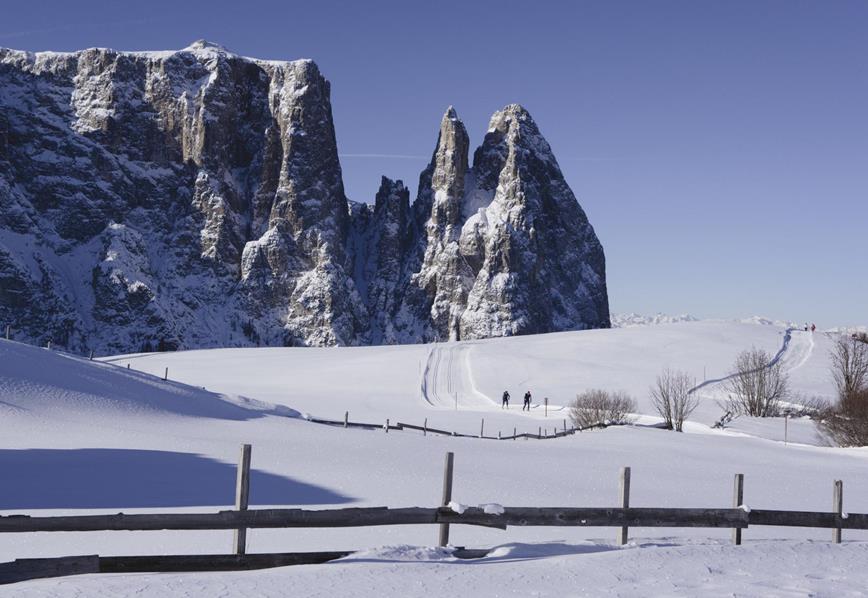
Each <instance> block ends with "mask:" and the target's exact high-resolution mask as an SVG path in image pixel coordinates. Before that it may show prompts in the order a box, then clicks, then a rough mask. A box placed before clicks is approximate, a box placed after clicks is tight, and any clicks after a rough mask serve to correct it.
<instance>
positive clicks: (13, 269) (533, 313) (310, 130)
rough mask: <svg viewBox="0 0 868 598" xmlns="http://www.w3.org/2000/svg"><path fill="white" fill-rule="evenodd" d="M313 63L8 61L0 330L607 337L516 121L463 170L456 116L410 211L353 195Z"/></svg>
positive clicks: (586, 258)
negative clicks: (600, 333) (583, 333)
mask: <svg viewBox="0 0 868 598" xmlns="http://www.w3.org/2000/svg"><path fill="white" fill-rule="evenodd" d="M329 93H330V90H329V83H328V81H326V80H325V78H324V77H323V76H322V75H321V74H320V72H319V69H318V68H317V66H316V65H315V64H314V63H313V62H312V61H309V60H301V61H294V62H276V61H260V60H255V59H249V58H243V57H240V56H237V55H235V54H232V53H231V52H228V51H226V50H225V49H223V48H221V47H219V46H216V45H214V44H210V43H208V42H196V43H195V44H193V45H192V46H190V47H189V48H185V49H184V50H180V51H177V52H117V51H114V50H106V49H91V50H84V51H81V52H75V53H38V54H32V53H27V52H19V51H14V50H4V49H0V323H2V324H5V323H8V324H10V325H11V326H12V328H13V329H14V330H15V334H16V337H17V338H22V339H27V340H30V341H33V342H40V343H45V342H47V341H48V340H51V341H53V342H54V344H55V345H60V346H65V347H67V348H69V349H71V350H75V351H86V350H88V349H95V350H96V351H97V352H98V353H115V352H124V351H138V350H150V349H173V348H194V347H215V346H250V345H260V344H265V345H354V344H372V343H373V344H380V343H404V342H426V341H434V340H446V339H459V338H462V339H469V338H484V337H488V336H503V335H514V334H529V333H537V332H549V331H556V330H571V329H582V328H593V327H605V326H608V325H609V314H608V301H607V296H606V285H605V264H604V258H603V251H602V247H601V246H600V244H599V242H598V241H597V238H596V236H595V235H594V232H593V229H592V227H591V226H590V224H589V223H588V220H587V218H586V217H585V214H584V213H583V212H582V210H581V208H580V207H579V205H578V203H577V202H576V199H575V197H574V196H573V194H572V192H571V191H570V189H569V187H568V186H567V184H566V182H565V181H564V178H563V176H562V174H561V172H560V169H559V168H558V165H557V162H556V161H555V159H554V157H553V156H552V153H551V150H550V148H549V146H548V144H547V143H546V142H545V140H544V139H543V137H542V136H541V135H540V133H539V131H538V129H537V127H536V125H535V124H534V122H533V119H531V117H530V115H529V114H528V113H527V112H526V111H525V110H524V109H522V108H521V107H519V106H515V105H512V106H508V107H507V108H505V109H504V110H503V111H501V112H498V113H496V114H495V115H494V117H493V118H492V120H491V125H490V127H489V131H488V133H487V134H486V137H485V140H484V142H483V144H482V146H481V147H480V148H479V149H477V150H476V153H475V154H474V156H473V166H472V168H471V167H470V166H469V164H468V158H469V148H470V143H469V138H468V135H467V132H466V131H465V128H464V125H463V124H462V123H461V121H460V120H459V119H458V116H457V114H456V113H455V111H454V110H453V109H452V108H450V109H449V110H448V111H447V113H446V115H445V116H444V118H443V121H442V123H441V127H440V137H439V140H438V142H437V146H436V148H435V151H434V155H433V157H432V161H431V164H430V165H429V166H428V168H426V169H425V171H424V172H423V173H422V175H421V177H420V182H419V191H418V195H417V197H416V200H415V202H413V204H412V205H411V204H410V201H409V191H408V190H407V188H406V187H405V186H404V185H403V183H402V182H401V181H391V180H389V179H387V178H383V181H382V184H381V187H380V191H379V192H378V194H377V197H376V198H375V203H374V204H373V205H372V206H370V205H365V204H356V203H352V202H348V200H347V198H346V196H345V193H344V189H343V183H342V176H341V168H340V163H339V160H338V152H337V145H336V142H335V132H334V125H333V121H332V114H331V104H330V99H329Z"/></svg>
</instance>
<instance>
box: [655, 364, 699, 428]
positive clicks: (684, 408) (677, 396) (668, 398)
mask: <svg viewBox="0 0 868 598" xmlns="http://www.w3.org/2000/svg"><path fill="white" fill-rule="evenodd" d="M693 386H694V380H693V378H691V377H690V375H689V374H687V373H686V372H680V371H677V370H676V371H673V370H669V369H666V370H663V373H662V374H660V375H659V376H657V381H656V382H655V384H654V386H652V387H651V403H652V404H653V405H654V408H655V409H656V410H657V413H659V414H660V417H662V418H663V423H664V425H665V426H666V429H668V430H675V431H676V432H681V431H683V429H684V420H686V419H687V418H688V417H690V414H691V413H693V410H694V409H696V406H697V405H698V404H699V397H698V396H696V395H695V394H691V392H690V389H691V388H693Z"/></svg>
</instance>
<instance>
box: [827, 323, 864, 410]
mask: <svg viewBox="0 0 868 598" xmlns="http://www.w3.org/2000/svg"><path fill="white" fill-rule="evenodd" d="M829 357H830V358H831V361H832V378H833V379H834V380H835V386H836V387H837V388H838V397H839V398H844V397H847V396H848V395H851V394H853V393H858V392H859V391H861V390H862V389H863V388H865V386H866V385H868V338H863V337H862V336H860V335H859V334H854V335H853V336H851V337H846V336H841V337H839V338H838V340H837V341H836V342H835V346H834V347H833V348H832V351H831V353H830V355H829Z"/></svg>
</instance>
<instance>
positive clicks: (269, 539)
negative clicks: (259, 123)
mask: <svg viewBox="0 0 868 598" xmlns="http://www.w3.org/2000/svg"><path fill="white" fill-rule="evenodd" d="M783 342H784V329H783V328H780V327H776V326H773V325H759V324H743V323H732V322H711V321H702V322H683V323H673V324H660V325H656V326H641V327H631V328H623V329H615V330H598V331H588V332H575V333H560V334H552V335H542V336H535V337H523V338H511V339H497V340H490V341H480V342H475V343H467V344H464V343H457V344H440V345H429V346H402V347H367V348H351V349H350V348H348V349H343V348H333V349H247V350H235V349H228V350H214V351H190V352H184V353H172V354H149V355H136V356H119V357H114V358H109V359H107V360H105V361H104V362H102V363H98V362H93V363H92V362H88V361H87V360H86V359H80V358H76V357H70V356H63V355H59V354H56V353H53V352H49V351H47V350H45V349H41V348H35V347H30V346H26V345H20V344H16V343H7V342H5V341H0V432H2V437H3V444H2V448H0V468H2V471H4V472H5V473H4V476H5V478H6V480H7V482H6V483H4V485H3V486H4V490H3V492H0V509H2V510H3V512H4V514H10V513H22V512H26V513H30V514H34V515H36V514H48V513H73V512H74V513H95V512H118V511H121V510H122V511H124V512H148V511H151V512H164V511H167V510H173V511H205V512H213V511H215V510H217V509H220V508H225V507H227V506H229V505H230V504H231V502H232V492H233V484H234V464H235V461H236V460H237V457H238V452H239V445H240V444H241V443H243V442H249V443H252V444H253V469H254V474H253V486H252V493H251V494H252V496H251V502H252V505H253V506H254V507H259V506H263V505H286V506H303V507H305V508H334V507H342V506H383V505H386V506H394V507H397V506H414V505H419V506H435V505H437V504H438V502H439V500H440V484H441V480H442V467H443V457H444V454H445V453H446V452H447V451H453V452H454V453H455V484H454V490H453V499H454V500H455V502H456V503H457V504H460V505H504V506H507V507H510V506H588V507H595V506H614V505H615V504H616V501H617V498H618V469H619V468H620V467H621V466H624V465H629V466H631V467H632V468H633V469H632V496H631V504H632V505H633V506H670V507H727V506H730V504H731V500H732V476H733V474H735V473H744V474H745V499H744V503H745V504H749V505H750V506H751V508H754V509H761V508H782V509H798V510H825V509H829V508H830V506H831V492H832V481H833V480H835V479H842V480H844V501H845V504H844V508H845V511H847V512H850V513H865V512H868V477H866V476H865V475H864V472H865V471H866V466H868V451H866V450H864V449H836V448H828V447H823V446H813V445H815V444H818V440H817V438H816V437H815V435H814V433H813V425H812V424H811V423H810V421H807V420H790V421H789V422H788V440H789V441H790V442H789V444H788V445H784V443H783V438H782V435H783V425H784V422H783V420H780V419H776V420H769V421H757V420H746V419H737V420H735V422H733V424H732V425H731V427H730V428H728V429H726V430H723V431H721V430H716V429H712V428H711V427H710V424H712V423H713V422H714V421H716V420H717V419H718V418H719V416H720V413H721V410H720V408H719V407H718V406H717V404H716V400H717V399H719V398H721V396H722V393H723V391H722V390H721V385H720V384H714V383H711V384H709V385H707V386H706V387H704V388H703V389H702V390H701V391H700V393H701V396H702V397H703V398H702V404H701V406H700V408H699V409H698V410H697V412H696V415H695V417H694V419H693V421H691V422H690V424H689V425H688V426H687V433H685V434H676V433H674V432H667V431H664V430H660V429H657V428H655V427H654V424H655V423H656V422H657V421H659V420H657V419H656V418H655V417H654V415H653V410H652V409H651V405H650V402H649V400H648V397H647V394H648V393H647V389H648V386H649V385H650V384H652V383H653V381H654V376H655V375H656V374H657V373H658V372H659V371H660V370H661V369H662V368H663V367H674V368H680V369H683V370H686V371H688V372H690V373H691V374H692V375H694V376H695V377H696V378H697V383H698V384H699V383H702V382H703V378H704V379H706V380H714V379H719V378H723V377H725V376H726V375H727V374H728V370H729V367H730V364H731V363H732V360H733V358H734V357H735V355H736V354H737V353H738V352H739V351H740V350H743V349H745V348H750V347H751V346H757V347H760V348H763V349H766V350H767V351H769V352H770V353H771V354H772V355H774V354H776V353H777V352H778V351H779V350H780V349H781V347H782V346H783ZM831 343H832V338H831V337H830V336H827V335H825V334H821V333H819V332H818V333H816V334H814V335H810V334H805V333H803V332H800V331H797V332H794V333H792V336H791V339H790V341H789V344H788V347H787V350H786V351H784V352H783V353H782V354H781V356H780V358H781V359H782V360H783V361H784V364H785V369H786V370H787V371H789V372H790V375H791V380H792V383H793V387H794V389H795V390H796V391H797V392H799V393H801V394H802V395H804V396H814V395H820V396H827V397H828V396H831V394H832V385H831V379H830V378H829V375H828V350H829V348H830V346H831ZM128 364H129V366H130V369H127V365H128ZM167 367H168V370H169V371H168V374H169V376H168V377H169V380H168V381H166V382H164V381H162V377H163V375H164V374H165V368H167ZM203 387H204V388H203ZM589 387H603V388H609V389H623V390H626V391H628V392H630V393H632V394H633V395H634V396H635V397H636V399H637V401H638V405H639V414H637V423H636V424H635V425H633V426H628V427H621V428H610V429H607V430H603V431H596V432H585V433H582V434H576V435H575V436H569V437H566V438H563V439H557V440H547V441H533V440H530V441H527V440H518V441H500V442H498V441H494V440H480V439H476V438H451V437H442V436H435V435H430V434H429V435H428V436H423V435H422V433H421V432H415V431H398V430H392V431H390V432H389V433H388V434H386V433H384V431H383V430H377V431H368V430H360V429H346V430H345V429H343V428H341V427H333V426H325V425H319V424H315V423H311V422H309V421H305V419H304V417H303V416H304V415H311V416H314V417H321V418H323V417H324V418H330V419H335V420H342V419H343V416H344V412H346V411H349V412H350V419H351V420H353V421H367V422H371V423H385V419H386V418H389V419H390V420H391V423H393V424H394V423H395V422H398V421H404V422H407V423H415V424H422V422H423V421H424V420H425V419H426V418H427V420H428V422H427V423H428V426H429V427H436V428H442V429H447V430H455V431H458V432H462V433H467V434H478V433H479V432H480V428H483V430H484V434H485V435H486V436H490V435H493V436H496V435H497V433H498V432H499V431H500V432H502V433H504V434H507V433H508V434H512V431H513V429H514V428H515V429H517V431H518V432H534V433H535V432H536V431H537V430H538V429H539V428H543V430H545V429H548V430H549V431H551V430H552V429H553V428H555V427H562V425H563V419H564V418H566V416H567V414H566V411H565V410H564V409H563V408H562V407H563V405H566V404H567V403H568V402H569V401H570V400H571V398H572V397H573V396H574V395H575V393H576V392H579V391H581V390H583V389H585V388H589ZM505 389H508V390H509V391H510V394H511V396H512V401H511V404H510V408H509V410H506V409H502V408H501V404H500V397H501V394H502V392H503V390H505ZM526 390H531V392H532V394H533V405H534V406H533V409H532V410H531V412H530V413H526V412H522V411H521V410H520V408H521V397H522V395H523V394H524V392H525V391H526ZM456 395H457V409H456V401H455V397H456ZM546 397H548V398H549V411H548V416H547V417H546V415H545V407H544V400H543V399H544V398H546ZM483 419H484V423H483V421H482V420H483ZM492 509H494V507H492ZM436 535H437V529H436V527H435V526H405V527H393V528H389V527H382V528H368V529H364V528H360V529H336V530H303V529H291V530H252V531H250V532H249V536H248V537H249V540H248V541H249V549H250V550H251V551H253V552H263V551H291V550H344V549H362V550H364V552H362V553H360V554H357V555H354V556H353V557H351V558H350V559H347V560H344V561H341V562H337V563H332V564H328V565H323V566H304V567H288V568H282V569H276V570H269V571H258V572H238V573H214V574H171V575H169V574H162V575H110V576H106V575H102V576H83V577H75V578H64V579H54V580H38V581H32V582H26V583H23V584H17V585H15V586H9V587H5V588H2V589H0V595H24V596H45V595H79V596H100V595H104V596H126V595H147V596H181V595H184V596H187V595H202V596H212V595H233V596H234V595H239V596H242V595H257V596H259V595H262V596H272V595H273V596H278V595H286V592H287V591H288V590H287V588H292V593H293V595H313V596H315V595H322V596H325V595H328V596H336V595H347V596H349V595H353V596H383V595H394V596H399V595H400V596H423V595H425V596H432V595H443V594H445V595H475V596H498V595H500V596H503V595H506V596H511V595H528V594H534V593H536V595H542V596H559V595H599V594H620V595H649V594H670V595H671V594H675V595H724V594H732V593H735V594H739V595H804V594H810V593H819V594H825V593H835V594H843V595H848V593H849V594H851V595H857V594H858V593H859V592H861V591H862V589H863V588H864V587H866V586H868V574H866V572H865V567H864V562H866V557H868V544H865V543H864V542H865V541H866V540H868V534H865V533H861V532H849V531H845V532H844V538H845V544H844V545H842V546H834V545H831V544H829V543H827V541H828V540H829V539H830V538H831V531H829V530H813V529H796V528H792V529H790V528H760V527H756V528H750V529H748V530H745V532H744V538H745V545H744V546H742V547H730V546H728V545H727V540H728V537H729V532H728V531H727V530H702V529H631V538H633V539H634V542H633V543H632V544H631V545H630V546H628V547H626V548H624V549H614V548H613V546H612V543H613V540H614V536H615V530H614V529H603V528H581V529H578V528H510V529H508V530H507V531H499V530H493V529H483V528H475V527H460V526H455V527H453V529H452V533H451V536H450V538H451V540H452V542H453V543H454V544H456V545H462V546H468V547H496V548H495V551H494V552H493V553H492V554H491V555H490V556H489V557H487V558H486V559H483V560H482V561H459V560H457V559H454V558H452V556H451V555H450V553H449V551H443V550H439V549H436V548H432V546H433V544H434V543H435V541H436ZM230 547H231V533H229V532H222V531H221V532H196V531H193V532H187V531H184V532H111V533H108V532H107V533H63V534H24V535H11V534H6V535H3V537H0V561H5V560H11V559H14V558H22V557H39V556H58V555H70V554H102V555H111V554H157V553H162V554H184V553H190V554H194V553H225V552H228V551H229V550H230ZM407 561H409V562H407Z"/></svg>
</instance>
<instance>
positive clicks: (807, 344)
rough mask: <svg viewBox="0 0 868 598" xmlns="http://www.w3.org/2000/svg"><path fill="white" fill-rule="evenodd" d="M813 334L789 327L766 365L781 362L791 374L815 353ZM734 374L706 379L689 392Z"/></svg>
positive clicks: (711, 384) (786, 371) (726, 378)
mask: <svg viewBox="0 0 868 598" xmlns="http://www.w3.org/2000/svg"><path fill="white" fill-rule="evenodd" d="M813 335H814V333H812V332H804V331H801V330H796V329H794V328H787V330H786V332H785V333H784V342H783V345H782V346H781V348H780V349H779V350H778V352H777V353H776V354H775V356H774V357H773V358H772V360H771V361H770V362H769V363H768V365H767V366H766V367H772V366H773V365H775V364H777V363H778V362H781V363H782V364H783V370H784V372H785V373H787V374H791V373H792V372H793V371H795V370H797V369H799V368H800V367H802V366H803V365H805V364H806V363H807V362H808V360H809V359H810V358H811V353H813V351H814V336H813ZM734 376H735V374H730V375H728V376H724V377H723V378H714V379H712V380H706V381H705V382H703V383H702V384H698V385H697V386H694V387H693V388H691V389H690V391H689V392H691V393H694V392H696V391H698V390H701V389H703V388H706V387H708V386H713V385H715V384H720V383H722V382H726V381H727V380H729V379H731V378H732V377H734Z"/></svg>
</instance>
